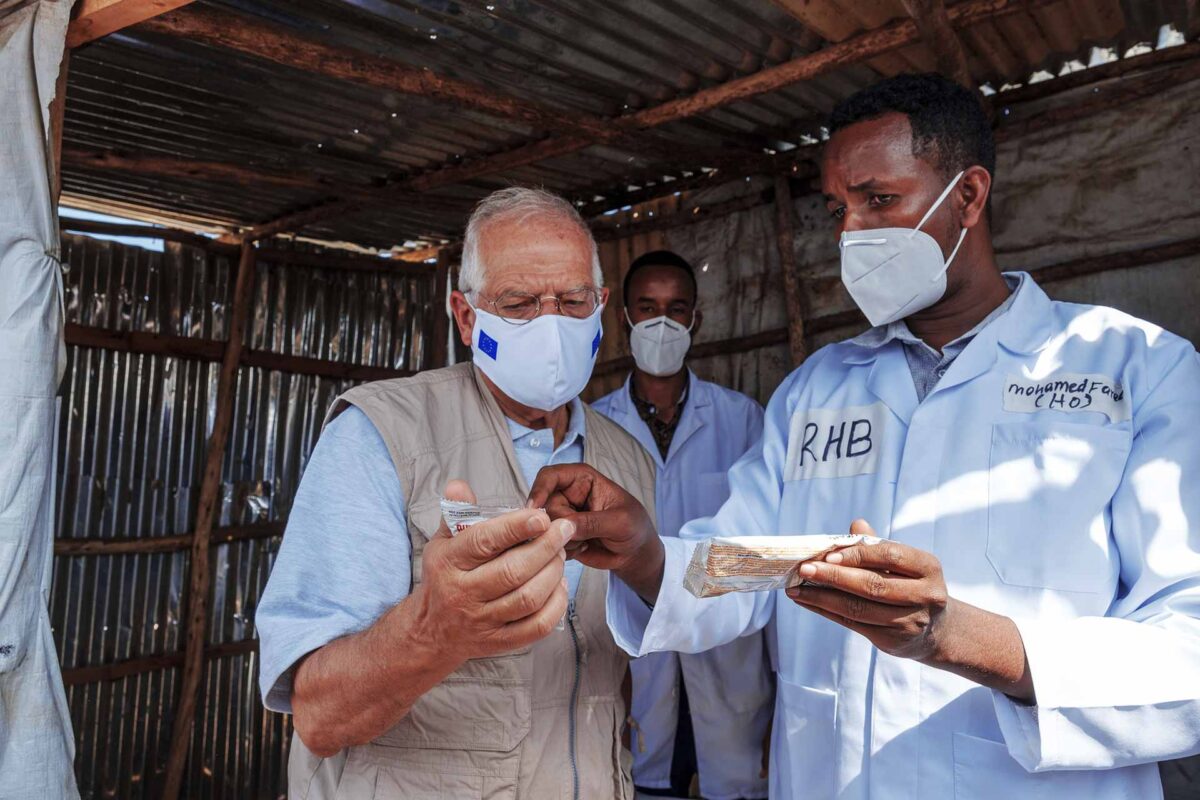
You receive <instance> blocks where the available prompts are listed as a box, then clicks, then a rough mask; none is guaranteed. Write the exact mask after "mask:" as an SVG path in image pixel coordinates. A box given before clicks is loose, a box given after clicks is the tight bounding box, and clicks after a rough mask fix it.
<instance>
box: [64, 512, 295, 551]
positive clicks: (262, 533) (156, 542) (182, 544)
mask: <svg viewBox="0 0 1200 800" xmlns="http://www.w3.org/2000/svg"><path fill="white" fill-rule="evenodd" d="M284 526H285V523H284V522H283V521H281V520H273V521H271V522H257V523H254V524H251V525H229V526H226V527H223V528H213V532H212V536H211V537H210V538H209V546H210V547H216V546H217V545H222V544H229V543H231V542H246V541H252V540H255V539H269V538H271V537H272V536H282V535H283V529H284ZM192 540H193V534H192V533H191V532H188V533H180V534H175V535H172V536H119V537H113V538H108V539H99V538H87V539H55V540H54V555H56V556H113V555H129V554H135V553H173V552H175V551H177V550H187V549H188V548H189V547H191V545H192Z"/></svg>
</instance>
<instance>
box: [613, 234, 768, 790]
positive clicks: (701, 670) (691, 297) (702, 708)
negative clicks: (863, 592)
mask: <svg viewBox="0 0 1200 800" xmlns="http://www.w3.org/2000/svg"><path fill="white" fill-rule="evenodd" d="M696 294H697V286H696V274H695V271H694V270H693V269H692V265H691V264H689V263H688V262H687V260H686V259H684V258H683V257H682V256H680V255H678V254H676V253H672V252H670V251H669V250H655V251H652V252H649V253H644V254H643V255H641V256H639V257H638V258H636V259H635V260H634V261H633V263H632V264H630V265H629V270H628V271H627V272H626V273H625V282H624V292H623V297H624V304H625V321H626V323H627V326H626V332H627V333H628V335H629V343H630V350H631V351H632V352H633V358H634V364H635V366H634V370H633V373H632V374H631V375H630V376H629V379H628V380H627V381H626V382H625V385H624V386H622V387H621V388H620V389H617V390H616V391H615V392H613V393H611V394H608V395H606V396H604V397H602V398H600V399H599V400H597V401H596V402H595V403H593V408H595V409H596V410H597V411H599V412H600V413H602V414H604V415H605V416H607V417H609V418H610V419H612V420H613V421H614V422H616V423H617V424H618V425H620V426H621V427H622V428H624V429H625V430H626V431H628V432H629V433H631V434H632V435H633V437H634V438H635V439H637V440H638V441H639V442H641V444H642V447H644V448H646V452H648V453H649V454H650V455H651V457H652V458H653V459H654V462H655V464H656V465H657V467H658V480H657V482H656V484H655V508H656V514H657V517H658V519H657V523H658V532H659V533H660V534H661V535H663V536H678V535H679V529H680V528H681V527H683V524H684V523H685V522H687V521H688V520H692V519H698V518H700V517H707V516H711V515H712V514H714V513H715V512H716V511H717V509H719V508H720V507H721V504H722V503H724V502H725V500H726V498H728V497H729V483H728V479H727V476H726V473H727V472H728V470H729V468H730V467H731V466H733V463H734V462H735V461H737V460H738V459H739V458H740V457H741V456H742V455H743V454H744V453H745V452H746V451H747V450H748V449H749V448H750V447H751V446H752V445H754V444H755V443H757V442H758V438H759V436H761V435H762V418H763V410H762V406H760V405H759V404H758V403H756V402H754V401H753V400H751V399H750V398H749V397H746V396H745V395H743V394H740V393H738V392H735V391H732V390H730V389H726V388H724V387H722V386H718V385H716V384H715V383H709V382H708V381H702V380H700V379H699V378H697V377H696V376H695V375H694V374H693V373H692V371H691V370H689V369H687V367H685V366H684V358H685V357H686V356H687V353H688V349H689V348H690V346H691V343H692V337H693V336H694V335H695V333H696V331H698V330H699V328H700V323H701V322H702V321H703V317H702V314H701V312H700V310H699V309H698V308H696ZM630 669H631V671H632V672H633V708H632V712H631V717H632V719H633V721H634V725H633V727H632V737H631V746H632V749H633V757H634V761H633V780H634V784H635V785H636V786H637V790H638V793H639V795H640V796H643V797H688V796H689V788H690V787H691V784H692V781H693V777H694V776H695V775H697V774H698V775H699V789H700V795H701V796H702V797H704V798H707V800H736V799H737V798H761V797H766V795H767V781H766V775H765V774H764V772H763V758H762V755H763V743H764V740H765V737H766V734H767V729H768V726H769V725H770V721H771V710H772V707H773V704H774V696H775V688H774V680H773V678H774V676H773V674H772V671H771V668H770V665H769V664H768V662H767V653H766V649H765V647H764V644H763V637H762V634H761V632H755V633H752V634H750V635H748V636H744V637H741V638H739V639H737V640H735V641H732V642H730V643H728V644H725V645H722V646H720V647H716V648H713V649H712V650H709V651H707V652H704V653H697V654H694V655H678V654H676V653H670V652H662V653H650V654H648V655H646V656H644V657H642V658H639V659H635V660H634V661H633V662H632V663H631V664H630Z"/></svg>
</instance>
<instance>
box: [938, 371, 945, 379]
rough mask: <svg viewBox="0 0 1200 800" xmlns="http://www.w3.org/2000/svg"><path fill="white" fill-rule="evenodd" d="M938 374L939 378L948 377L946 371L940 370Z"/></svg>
mask: <svg viewBox="0 0 1200 800" xmlns="http://www.w3.org/2000/svg"><path fill="white" fill-rule="evenodd" d="M937 374H938V377H939V378H944V377H946V370H944V369H939V370H938V373H937Z"/></svg>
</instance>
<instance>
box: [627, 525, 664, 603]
mask: <svg viewBox="0 0 1200 800" xmlns="http://www.w3.org/2000/svg"><path fill="white" fill-rule="evenodd" d="M665 568H666V549H665V548H664V547H663V543H662V540H661V539H659V538H658V536H657V535H651V536H649V537H648V538H647V540H646V542H645V543H644V544H643V545H642V546H641V547H640V548H638V551H637V553H636V554H635V555H634V556H633V558H632V559H630V562H629V565H628V566H626V567H625V568H624V569H622V570H620V571H619V572H618V573H617V577H618V578H619V579H620V580H621V581H622V582H623V583H624V584H625V585H626V586H628V587H629V588H630V589H633V590H634V591H635V592H637V594H638V596H640V597H641V598H642V599H644V600H646V601H647V602H649V603H651V604H653V603H654V602H656V601H657V600H658V592H659V589H660V588H661V587H662V581H663V572H664V570H665Z"/></svg>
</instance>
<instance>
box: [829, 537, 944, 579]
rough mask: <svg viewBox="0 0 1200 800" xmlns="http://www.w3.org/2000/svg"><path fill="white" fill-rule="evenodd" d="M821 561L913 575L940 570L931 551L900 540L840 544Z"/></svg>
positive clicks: (917, 576) (920, 576)
mask: <svg viewBox="0 0 1200 800" xmlns="http://www.w3.org/2000/svg"><path fill="white" fill-rule="evenodd" d="M824 560H825V562H826V563H829V564H842V565H845V566H847V567H861V568H863V569H874V570H887V571H888V572H895V573H897V574H900V575H909V576H911V577H914V578H924V577H925V576H926V575H933V574H935V573H937V572H938V571H940V569H941V565H940V563H939V562H938V560H937V558H936V557H935V556H934V555H933V554H932V553H926V552H925V551H924V550H918V549H917V548H915V547H912V546H910V545H907V544H901V543H900V542H889V541H881V542H877V543H875V544H856V545H851V546H850V547H844V548H842V549H841V550H835V551H834V552H832V553H830V554H829V555H827V556H825V559H824Z"/></svg>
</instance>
